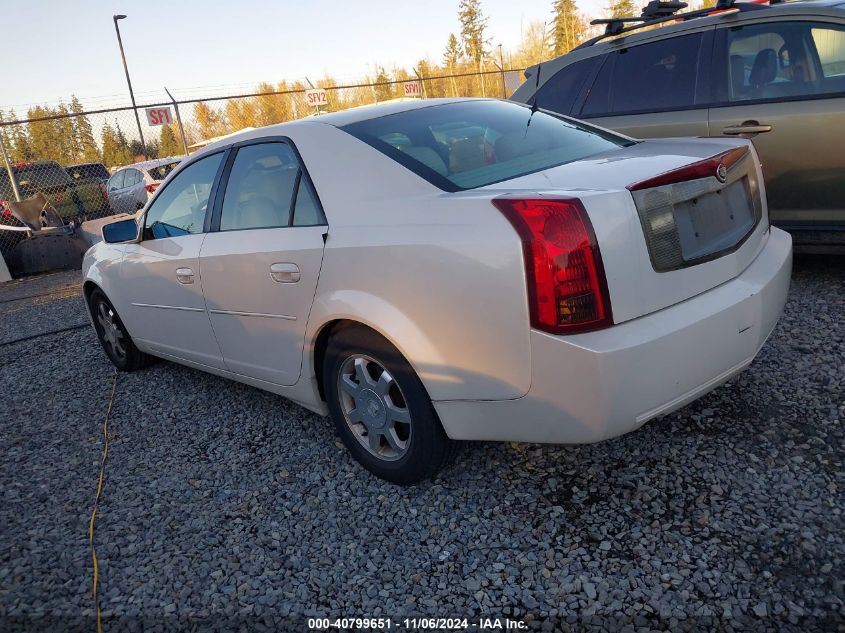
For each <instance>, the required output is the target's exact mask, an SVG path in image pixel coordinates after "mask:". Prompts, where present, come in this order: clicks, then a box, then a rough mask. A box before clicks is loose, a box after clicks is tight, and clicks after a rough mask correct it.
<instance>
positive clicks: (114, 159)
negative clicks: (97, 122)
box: [102, 121, 133, 167]
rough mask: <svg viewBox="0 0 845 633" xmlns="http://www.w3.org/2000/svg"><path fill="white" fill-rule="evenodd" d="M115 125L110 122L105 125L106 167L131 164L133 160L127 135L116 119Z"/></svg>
mask: <svg viewBox="0 0 845 633" xmlns="http://www.w3.org/2000/svg"><path fill="white" fill-rule="evenodd" d="M115 126H116V127H112V126H111V124H109V123H106V124H105V125H104V126H103V132H102V143H103V163H104V164H105V165H106V167H115V166H123V165H129V164H131V163H132V162H133V156H132V153H131V152H130V150H129V143H127V142H126V137H125V136H124V134H123V130H121V129H120V124H118V123H117V121H115Z"/></svg>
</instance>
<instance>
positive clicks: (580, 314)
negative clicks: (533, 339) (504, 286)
mask: <svg viewBox="0 0 845 633" xmlns="http://www.w3.org/2000/svg"><path fill="white" fill-rule="evenodd" d="M493 204H495V205H496V207H497V208H498V209H499V210H500V211H501V212H502V213H503V214H504V215H505V217H506V218H507V219H508V221H509V222H510V223H511V224H512V225H513V227H514V228H515V229H516V232H517V233H518V234H519V236H520V238H522V246H523V252H524V254H525V270H526V276H527V280H528V307H529V311H530V314H531V326H532V327H534V328H536V329H538V330H543V331H545V332H550V333H552V334H571V333H575V332H587V331H590V330H598V329H601V328H606V327H610V326H611V325H613V315H612V314H611V310H610V297H609V293H608V290H607V278H606V277H605V274H604V266H602V261H601V253H600V252H599V247H598V244H597V243H596V236H595V233H593V227H592V225H591V224H590V218H589V217H588V216H587V212H586V211H585V210H584V207H583V205H582V204H581V201H580V200H577V199H576V198H557V199H554V198H552V199H542V198H539V199H524V198H508V197H503V198H496V199H495V200H493Z"/></svg>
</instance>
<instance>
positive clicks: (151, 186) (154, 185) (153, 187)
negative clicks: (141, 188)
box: [145, 182, 161, 193]
mask: <svg viewBox="0 0 845 633" xmlns="http://www.w3.org/2000/svg"><path fill="white" fill-rule="evenodd" d="M160 184H161V183H160V182H151V183H150V184H148V185H147V186H146V187H145V189H146V190H147V193H155V190H156V189H158V186H159V185H160Z"/></svg>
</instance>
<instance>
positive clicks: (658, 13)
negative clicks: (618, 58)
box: [574, 0, 784, 50]
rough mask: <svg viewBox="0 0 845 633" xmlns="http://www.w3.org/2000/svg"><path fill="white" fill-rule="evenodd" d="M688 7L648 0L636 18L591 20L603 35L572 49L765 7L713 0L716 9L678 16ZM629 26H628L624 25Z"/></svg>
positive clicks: (775, 1)
mask: <svg viewBox="0 0 845 633" xmlns="http://www.w3.org/2000/svg"><path fill="white" fill-rule="evenodd" d="M783 1H784V0H768V4H769V5H772V4H780V3H781V2H783ZM688 6H689V5H688V4H687V3H686V2H681V1H680V0H651V1H650V2H649V3H648V4H647V5H646V6H645V7H644V8H643V11H642V15H640V17H628V18H606V19H601V20H593V21H592V22H590V24H593V25H597V24H604V25H605V27H604V33H602V34H601V35H599V36H597V37H594V38H592V39H589V40H587V41H586V42H584V43H583V44H580V45H579V46H576V47H575V49H574V50H578V49H580V48H587V47H588V46H592V45H593V44H596V43H597V42H600V41H602V40H603V39H605V38H607V37H613V36H614V35H622V34H623V33H629V32H631V31H636V30H637V29H641V28H644V27H646V26H652V25H656V24H663V23H664V22H675V21H678V20H691V19H693V18H700V17H706V16H708V15H712V14H713V13H715V12H721V11H740V12H743V11H756V10H759V9H765V8H767V6H768V5H765V4H760V3H759V2H754V1H753V0H752V1H751V2H737V0H716V6H713V7H708V8H706V9H696V10H695V11H687V12H686V13H678V11H680V10H682V9H686V8H687V7H688ZM626 24H630V25H631V26H626Z"/></svg>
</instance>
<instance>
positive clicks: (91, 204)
mask: <svg viewBox="0 0 845 633" xmlns="http://www.w3.org/2000/svg"><path fill="white" fill-rule="evenodd" d="M101 167H102V165H101ZM103 169H105V168H103ZM12 172H13V173H14V175H15V180H16V181H17V184H18V192H19V193H20V196H21V198H22V199H23V198H29V197H31V196H33V195H35V194H36V193H38V192H39V191H40V192H41V193H43V194H44V195H45V196H46V197H47V199H48V200H49V201H50V204H51V205H52V206H53V207H54V208H55V209H56V211H57V212H58V214H59V215H60V216H61V217H62V219H63V220H65V221H66V222H67V221H70V220H77V221H80V220H82V219H85V218H87V217H91V216H96V215H102V214H104V213H108V212H109V211H110V208H109V202H108V196H107V195H106V191H105V187H104V186H103V184H102V181H101V179H100V178H99V177H97V178H91V177H85V178H82V177H80V179H78V180H74V178H72V177H71V176H70V174H69V173H68V172H67V171H65V169H64V168H63V167H62V166H61V165H59V163H57V162H56V161H54V160H42V161H37V162H25V163H15V164H14V165H13V166H12ZM106 177H108V172H107V176H106ZM14 199H15V195H14V190H13V188H12V185H11V183H10V182H9V174H8V173H7V172H6V170H0V207H2V210H3V211H0V212H3V213H4V215H8V213H7V212H5V210H6V209H7V208H8V207H7V205H6V204H4V203H5V202H6V201H8V200H14Z"/></svg>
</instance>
